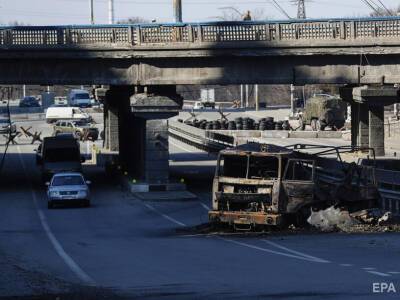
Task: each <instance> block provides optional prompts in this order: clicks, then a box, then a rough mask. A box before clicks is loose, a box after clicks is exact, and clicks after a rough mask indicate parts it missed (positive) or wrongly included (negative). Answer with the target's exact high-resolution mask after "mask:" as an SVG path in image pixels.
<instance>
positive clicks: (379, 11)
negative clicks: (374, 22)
mask: <svg viewBox="0 0 400 300" xmlns="http://www.w3.org/2000/svg"><path fill="white" fill-rule="evenodd" d="M399 14H400V6H398V7H397V8H388V7H386V6H384V7H380V6H376V7H373V11H372V12H371V13H370V14H369V15H370V16H371V17H381V16H398V15H399Z"/></svg>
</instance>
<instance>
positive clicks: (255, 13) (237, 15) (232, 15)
mask: <svg viewBox="0 0 400 300" xmlns="http://www.w3.org/2000/svg"><path fill="white" fill-rule="evenodd" d="M219 9H220V10H221V11H222V15H220V16H215V17H212V19H217V20H221V21H242V20H243V17H244V16H245V15H246V12H244V11H243V12H242V11H240V10H238V9H237V8H236V7H233V6H228V7H221V8H219ZM250 15H251V19H252V20H253V21H261V20H266V19H267V17H266V16H265V13H264V10H263V9H261V8H256V9H254V10H252V11H250Z"/></svg>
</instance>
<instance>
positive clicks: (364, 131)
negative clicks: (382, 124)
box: [357, 104, 369, 148]
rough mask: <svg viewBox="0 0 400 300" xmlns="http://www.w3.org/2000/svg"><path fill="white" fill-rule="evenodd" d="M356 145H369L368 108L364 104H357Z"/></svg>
mask: <svg viewBox="0 0 400 300" xmlns="http://www.w3.org/2000/svg"><path fill="white" fill-rule="evenodd" d="M357 145H358V146H360V147H366V148H368V147H369V110H368V106H367V105H365V104H358V132H357Z"/></svg>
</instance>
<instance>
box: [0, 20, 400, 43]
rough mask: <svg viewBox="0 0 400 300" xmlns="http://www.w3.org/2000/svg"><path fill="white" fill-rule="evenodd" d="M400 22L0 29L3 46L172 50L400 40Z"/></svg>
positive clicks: (186, 24)
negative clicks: (187, 45) (222, 45)
mask: <svg viewBox="0 0 400 300" xmlns="http://www.w3.org/2000/svg"><path fill="white" fill-rule="evenodd" d="M399 37H400V18H399V17H392V18H381V19H375V18H372V19H359V20H356V19H343V20H340V19H337V20H307V21H302V22H300V21H291V22H289V21H288V22H275V23H274V22H218V23H183V24H164V25H163V24H149V25H115V26H112V25H105V26H97V25H94V26H65V27H59V26H57V27H56V26H51V27H40V26H21V27H0V46H2V47H12V46H16V47H30V46H34V47H38V46H45V47H49V46H71V45H95V44H101V45H110V46H114V45H129V46H138V45H152V44H161V45H168V44H174V43H224V42H242V41H245V42H252V41H253V42H259V41H295V40H320V41H324V40H350V39H351V40H354V39H375V40H379V39H381V38H384V39H388V38H389V39H393V40H395V39H398V38H399Z"/></svg>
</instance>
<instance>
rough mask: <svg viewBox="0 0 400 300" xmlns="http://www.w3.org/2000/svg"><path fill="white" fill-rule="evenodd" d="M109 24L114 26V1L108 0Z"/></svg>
mask: <svg viewBox="0 0 400 300" xmlns="http://www.w3.org/2000/svg"><path fill="white" fill-rule="evenodd" d="M108 24H114V0H108Z"/></svg>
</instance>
